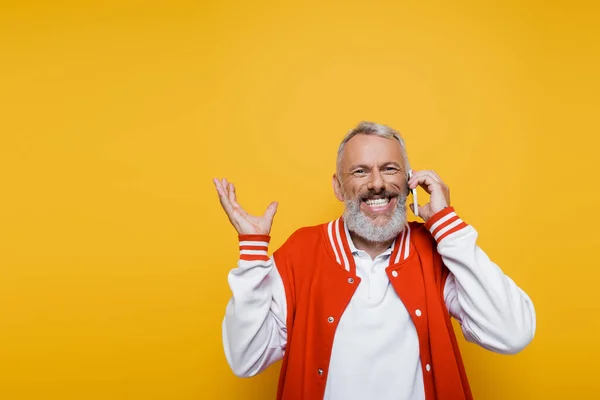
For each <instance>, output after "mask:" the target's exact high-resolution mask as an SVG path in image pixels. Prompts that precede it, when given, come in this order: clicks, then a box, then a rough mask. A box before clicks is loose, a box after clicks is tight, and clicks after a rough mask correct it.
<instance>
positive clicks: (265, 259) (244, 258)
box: [240, 254, 269, 261]
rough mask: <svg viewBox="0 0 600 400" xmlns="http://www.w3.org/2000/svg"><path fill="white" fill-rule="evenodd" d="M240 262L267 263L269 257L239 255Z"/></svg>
mask: <svg viewBox="0 0 600 400" xmlns="http://www.w3.org/2000/svg"><path fill="white" fill-rule="evenodd" d="M240 260H244V261H269V256H267V255H263V254H240Z"/></svg>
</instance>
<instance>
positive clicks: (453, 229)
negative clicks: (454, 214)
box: [437, 222, 468, 243]
mask: <svg viewBox="0 0 600 400" xmlns="http://www.w3.org/2000/svg"><path fill="white" fill-rule="evenodd" d="M467 226H468V225H467V224H466V223H464V222H462V223H460V224H458V225H456V226H455V227H454V228H452V229H449V230H448V232H444V234H443V235H442V236H440V237H439V238H438V239H437V242H438V243H440V242H441V241H442V240H444V238H445V237H446V236H448V235H450V234H452V233H454V232H457V231H460V230H461V229H463V228H466V227H467Z"/></svg>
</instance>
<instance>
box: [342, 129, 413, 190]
mask: <svg viewBox="0 0 600 400" xmlns="http://www.w3.org/2000/svg"><path fill="white" fill-rule="evenodd" d="M356 135H375V136H379V137H383V138H386V139H394V140H395V141H397V142H398V143H400V149H401V152H402V158H403V159H404V169H405V171H404V172H405V173H407V174H408V171H409V170H410V163H409V162H408V156H407V155H406V147H405V146H404V140H403V139H402V136H400V133H398V132H397V131H396V130H394V129H392V128H390V127H389V126H385V125H380V124H376V123H374V122H369V121H362V122H361V123H359V124H358V125H357V126H356V127H355V128H354V129H351V130H350V131H349V132H348V133H347V134H346V137H344V140H342V143H340V147H339V148H338V152H337V162H336V172H337V175H338V179H339V178H340V172H341V171H340V168H341V165H342V154H343V153H344V147H345V146H346V143H348V141H349V140H350V139H352V138H353V137H354V136H356Z"/></svg>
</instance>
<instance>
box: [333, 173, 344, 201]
mask: <svg viewBox="0 0 600 400" xmlns="http://www.w3.org/2000/svg"><path fill="white" fill-rule="evenodd" d="M331 185H332V186H333V193H335V197H336V198H337V199H338V200H339V201H341V202H343V201H344V193H343V191H342V185H341V183H340V180H339V179H338V177H337V174H333V178H332V179H331Z"/></svg>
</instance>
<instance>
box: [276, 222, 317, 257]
mask: <svg viewBox="0 0 600 400" xmlns="http://www.w3.org/2000/svg"><path fill="white" fill-rule="evenodd" d="M326 230H327V223H323V224H318V225H312V226H304V227H301V228H298V229H296V230H295V231H294V232H292V234H291V235H289V237H288V238H287V240H286V241H285V242H284V244H283V246H282V247H281V248H280V250H281V249H283V248H286V247H294V248H296V247H305V246H311V245H315V244H316V243H317V242H319V241H321V240H322V238H323V234H324V233H325V232H326Z"/></svg>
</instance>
